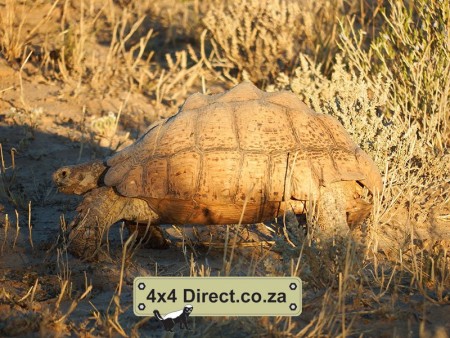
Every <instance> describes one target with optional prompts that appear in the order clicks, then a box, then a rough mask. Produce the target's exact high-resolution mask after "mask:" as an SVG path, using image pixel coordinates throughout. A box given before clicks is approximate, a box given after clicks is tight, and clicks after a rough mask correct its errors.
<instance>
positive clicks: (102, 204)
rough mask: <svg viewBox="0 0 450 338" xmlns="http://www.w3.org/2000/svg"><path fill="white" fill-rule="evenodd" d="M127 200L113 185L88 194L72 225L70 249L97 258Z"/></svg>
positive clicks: (70, 227)
mask: <svg viewBox="0 0 450 338" xmlns="http://www.w3.org/2000/svg"><path fill="white" fill-rule="evenodd" d="M125 201H126V199H125V198H123V197H121V196H119V195H117V194H116V193H115V192H114V190H113V189H112V188H110V187H101V188H97V189H94V190H92V191H90V192H88V193H86V194H85V195H84V199H83V201H82V202H81V204H80V205H79V206H78V208H77V212H78V215H77V216H76V217H75V219H74V220H73V221H72V222H71V223H70V225H69V243H68V245H69V248H68V249H69V252H71V253H72V254H74V255H75V256H78V257H83V258H85V259H93V258H95V256H96V255H97V254H98V252H99V249H100V246H101V244H102V239H103V236H104V234H105V233H106V231H107V230H108V229H109V226H110V225H111V224H114V223H115V222H117V221H119V220H120V219H121V217H120V214H121V212H122V210H123V208H124V207H125Z"/></svg>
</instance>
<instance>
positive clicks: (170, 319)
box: [153, 305, 194, 332]
mask: <svg viewBox="0 0 450 338" xmlns="http://www.w3.org/2000/svg"><path fill="white" fill-rule="evenodd" d="M193 309H194V307H193V306H192V305H185V306H184V308H183V309H182V310H178V311H174V312H171V313H168V314H166V315H165V316H164V317H163V316H161V314H160V313H159V311H158V310H155V311H153V314H154V315H155V317H156V319H158V320H159V321H160V322H162V323H163V325H164V329H165V330H166V331H170V332H173V330H172V329H173V328H174V326H175V324H176V323H180V329H182V328H183V325H184V328H185V329H187V330H190V328H189V326H188V323H187V319H188V317H189V315H190V314H191V312H192V310H193Z"/></svg>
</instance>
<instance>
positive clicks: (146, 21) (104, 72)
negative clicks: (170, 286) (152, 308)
mask: <svg viewBox="0 0 450 338" xmlns="http://www.w3.org/2000/svg"><path fill="white" fill-rule="evenodd" d="M243 79H250V80H252V81H253V82H255V83H256V84H257V85H258V86H259V87H260V88H263V89H266V90H279V89H288V90H292V91H293V92H295V93H297V94H298V95H299V96H300V97H301V98H302V99H303V100H304V101H305V102H306V103H307V104H308V105H310V106H311V107H312V108H313V109H315V110H316V111H320V112H323V113H326V114H332V115H334V116H336V117H337V118H338V119H339V120H340V121H341V122H342V124H343V125H344V126H345V128H346V129H347V130H348V131H349V132H350V133H351V135H352V137H353V138H354V140H355V141H357V143H358V144H359V145H360V146H361V147H362V148H363V149H364V150H365V151H366V152H368V153H369V154H370V155H371V156H372V158H373V159H374V160H375V161H376V163H377V165H378V166H379V168H380V170H381V171H382V175H383V181H384V190H383V192H382V194H381V195H380V196H376V198H375V201H374V211H373V213H372V215H371V217H370V219H368V220H367V221H366V222H365V224H364V225H363V226H362V228H361V229H358V230H357V232H358V235H359V236H361V239H362V243H363V248H357V249H356V250H355V248H352V247H348V248H343V250H342V255H341V260H342V261H341V263H340V266H341V269H340V270H336V269H335V265H334V264H333V262H330V260H329V259H328V258H327V257H326V256H325V255H323V254H321V252H320V250H318V248H317V247H316V246H315V244H314V241H313V240H312V238H311V234H310V233H309V234H308V235H307V236H306V237H305V235H304V234H303V231H301V230H299V228H298V226H297V225H296V224H295V222H289V220H288V221H287V224H286V226H287V229H286V231H285V234H289V241H290V242H291V243H292V244H293V246H292V245H289V244H287V242H286V241H285V240H284V238H281V237H280V238H279V237H277V236H272V237H271V238H269V239H268V240H266V242H265V243H268V245H269V247H270V249H267V248H266V249H263V250H262V249H261V247H262V246H261V245H259V244H258V243H257V245H256V246H253V244H252V242H247V244H246V242H238V243H239V244H238V247H237V248H236V250H237V252H239V255H237V254H236V253H234V256H233V253H231V256H230V252H229V250H228V248H227V246H226V245H225V246H223V245H221V243H222V242H220V241H217V242H215V243H213V244H214V245H211V246H210V247H209V249H207V250H203V249H199V246H198V243H199V241H198V240H197V241H196V239H195V236H194V238H189V237H186V236H187V235H186V233H187V232H186V233H185V232H184V230H183V228H180V227H168V228H167V231H168V232H169V233H170V234H171V235H172V237H173V240H174V243H180V247H181V248H180V247H179V248H175V247H174V248H171V249H169V250H166V251H155V250H146V249H142V248H140V249H134V248H132V246H131V244H132V241H133V240H134V236H131V237H129V239H128V240H127V239H126V236H125V235H124V234H123V226H122V227H120V229H119V230H117V231H116V233H115V234H111V238H112V244H111V245H110V248H111V255H112V256H113V257H116V258H117V259H115V260H111V261H110V262H108V261H106V262H100V263H95V264H87V263H84V262H81V261H79V260H77V259H75V258H73V257H71V256H70V255H69V254H67V252H65V251H59V250H57V251H55V250H50V251H48V252H47V250H48V249H50V247H51V246H52V244H53V243H54V242H55V239H56V237H57V236H58V234H59V231H58V224H59V227H60V228H61V229H64V228H65V218H64V217H66V216H67V217H68V218H69V217H72V216H73V210H74V209H75V206H76V203H77V201H78V200H76V198H69V197H61V195H59V194H57V193H56V191H55V188H54V187H53V185H52V183H51V181H50V177H51V173H52V172H53V170H54V169H56V168H57V167H59V166H61V165H63V164H68V163H75V162H77V161H83V160H87V159H90V158H94V157H102V156H104V155H106V154H109V153H111V152H112V151H114V150H116V149H119V148H122V147H124V146H126V145H128V144H130V143H131V142H132V141H133V139H135V138H136V137H137V136H138V134H139V133H140V132H141V131H142V130H143V129H145V127H146V126H147V125H149V124H150V123H151V122H153V121H155V120H157V119H158V118H161V117H167V116H169V115H171V114H173V113H175V112H176V107H177V106H179V105H180V104H181V103H182V102H183V100H184V99H185V98H186V97H187V96H188V95H189V94H191V93H194V92H197V91H202V92H205V93H214V92H217V91H221V90H223V89H226V88H229V87H231V86H232V85H233V84H235V83H238V82H240V81H241V80H243ZM449 128H450V2H448V1H446V0H432V1H427V0H410V1H400V0H385V1H383V0H378V1H375V0H347V1H344V0H318V1H307V0H297V1H296V0H276V1H256V0H241V1H216V0H207V1H198V0H193V1H181V0H168V1H161V0H156V1H154V0H108V1H99V0H82V1H73V0H37V1H29V0H0V336H27V337H34V336H45V337H47V336H66V335H72V336H87V337H90V336H117V337H118V336H124V337H126V336H133V337H138V336H144V337H147V336H160V335H162V330H161V327H160V326H159V323H156V322H154V321H153V320H152V319H150V320H149V319H143V320H141V318H137V317H134V315H133V314H132V310H131V299H132V298H131V297H130V295H131V281H132V280H133V278H134V277H135V276H140V275H157V274H159V275H200V276H204V275H217V274H219V273H220V274H222V275H223V274H235V275H236V274H238V275H242V274H250V275H258V276H264V275H290V274H294V275H299V276H300V277H301V278H302V279H303V281H304V297H305V298H304V310H303V312H304V313H303V314H302V315H301V316H300V317H298V318H282V317H272V318H271V317H266V318H215V319H210V318H203V319H198V318H197V319H195V321H194V320H193V325H192V326H193V327H194V330H193V331H191V332H184V331H179V332H178V333H177V335H186V336H196V337H201V336H217V334H218V333H219V332H220V333H222V335H223V336H228V335H229V336H236V337H239V336H249V335H251V336H263V337H265V336H274V337H275V336H288V337H292V336H315V337H317V336H347V335H348V336H355V337H356V336H364V337H366V336H367V337H375V336H394V337H405V336H413V337H419V336H420V337H448V336H449V332H450V326H449V319H450V315H449V313H450V252H449V249H450V245H449V243H450V153H449V150H448V147H449V145H450V130H449ZM63 215H66V216H63ZM306 223H307V224H308V225H309V226H310V228H311V227H312V228H313V227H314V224H315V215H306ZM260 226H261V225H260ZM238 230H239V229H235V228H234V227H233V226H230V227H226V231H227V234H226V235H227V236H230V238H233V236H238V234H239V231H238ZM251 230H252V228H251V229H250V231H251ZM228 232H229V233H228ZM193 233H194V234H197V235H198V233H197V232H196V231H194V232H193ZM114 236H115V237H114ZM199 236H200V235H199ZM245 236H248V234H247V235H245ZM245 236H243V237H245ZM191 237H192V236H191ZM114 238H115V239H114ZM177 238H183V241H182V242H177ZM227 238H228V237H227ZM256 240H258V239H256ZM200 243H203V244H205V245H206V246H208V240H205V241H201V240H200ZM229 243H233V241H231V240H230V241H229ZM249 243H250V244H249ZM209 244H211V243H209ZM230 245H231V244H230ZM114 248H118V249H119V248H121V249H120V250H118V251H117V250H116V251H114Z"/></svg>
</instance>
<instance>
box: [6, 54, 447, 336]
mask: <svg viewBox="0 0 450 338" xmlns="http://www.w3.org/2000/svg"><path fill="white" fill-rule="evenodd" d="M14 67H15V66H14V65H9V64H7V63H6V62H5V61H4V60H2V59H0V143H1V145H2V150H3V155H4V161H5V166H6V167H7V168H8V169H7V170H6V173H5V174H4V176H3V177H4V180H2V181H0V184H2V185H3V188H4V189H5V190H7V191H8V193H7V194H0V245H1V248H2V251H1V254H0V336H23V337H35V336H40V335H41V336H45V335H47V334H49V335H58V334H60V333H61V332H63V333H65V334H69V335H72V336H78V335H86V336H89V335H91V336H103V335H106V333H108V332H109V333H111V332H116V331H114V330H113V329H111V325H110V324H109V325H108V324H107V320H106V318H107V316H106V314H107V310H108V307H109V309H110V310H111V309H114V304H112V303H111V300H112V299H113V295H114V292H115V291H116V288H117V285H118V283H119V279H120V261H121V260H120V254H121V247H122V245H121V240H120V225H116V226H115V227H113V229H112V233H111V235H110V238H111V242H110V250H111V256H112V257H113V259H112V260H111V261H103V262H97V263H86V262H82V261H80V260H79V259H77V258H75V257H72V256H71V255H70V254H67V255H66V253H63V254H62V255H61V256H59V255H58V254H57V252H56V251H55V250H50V251H49V249H50V248H51V247H52V245H53V244H54V243H55V241H56V239H57V237H58V235H59V233H60V220H61V217H62V216H63V215H64V217H65V219H67V220H70V219H71V218H72V217H73V216H74V210H75V208H76V206H77V204H78V203H79V201H80V198H79V197H77V196H65V195H62V194H60V193H58V192H57V191H56V188H55V186H54V185H53V183H52V180H51V175H52V173H53V171H54V170H56V169H57V168H59V167H61V166H63V165H67V164H74V163H79V162H83V161H86V160H90V159H93V158H103V157H104V156H106V155H108V154H110V153H112V152H113V151H114V150H113V149H114V148H116V147H117V145H118V144H119V143H122V144H121V145H120V146H119V147H123V146H125V145H127V144H130V143H131V142H132V140H133V139H135V138H136V137H137V136H138V135H139V133H140V132H142V131H143V130H144V129H145V128H146V127H147V126H148V125H149V124H150V123H151V122H152V121H154V120H155V119H157V118H158V117H159V116H168V115H170V114H173V113H175V112H176V107H172V108H170V109H167V110H164V109H162V107H160V108H159V109H156V108H153V107H154V105H153V102H152V101H151V100H150V99H149V98H147V97H145V96H143V95H139V94H133V97H132V98H130V99H129V104H127V106H126V107H125V109H124V110H123V112H122V115H121V118H120V123H119V127H118V133H117V134H116V136H114V138H113V139H112V142H111V144H108V142H107V141H108V140H105V139H102V138H100V137H98V135H96V137H94V136H92V135H91V134H90V133H89V126H91V125H92V122H91V121H92V120H93V119H98V118H99V117H101V116H107V115H108V112H110V111H112V112H114V113H115V114H117V112H118V111H119V110H120V107H121V105H122V104H123V102H124V100H125V98H126V93H118V94H117V95H115V96H110V97H103V98H99V97H96V96H95V95H90V93H89V91H88V90H86V91H84V92H81V94H78V96H74V95H72V94H73V93H71V92H70V91H67V90H66V89H65V88H64V87H63V86H61V85H59V84H58V83H57V82H51V81H48V80H46V79H45V78H44V77H42V76H41V75H40V74H39V73H38V72H37V71H36V69H34V68H33V66H32V65H31V64H30V65H28V66H27V67H26V68H25V69H24V71H23V72H22V74H23V75H22V76H23V79H22V82H23V83H22V86H20V81H19V71H18V69H17V67H16V68H14ZM110 145H111V146H110ZM11 152H13V153H14V168H12V157H11ZM0 191H1V189H0ZM29 203H31V215H30V221H28V217H29V208H30V204H29ZM16 210H17V212H18V215H19V226H20V229H19V230H18V231H17V229H16V213H15V211H16ZM6 215H8V218H9V222H10V224H11V225H10V227H9V228H8V229H6V227H5V217H6ZM29 224H30V225H31V227H32V228H31V237H30V231H29V227H28V225H29ZM255 227H256V226H255ZM255 227H254V228H253V230H255ZM165 229H166V231H167V232H168V234H169V235H171V240H172V245H171V246H170V248H169V249H167V250H152V249H145V248H140V249H138V250H136V251H135V252H134V256H133V257H132V258H131V259H129V260H128V261H127V265H126V270H125V274H124V280H123V289H122V294H121V297H120V305H121V310H123V311H124V312H123V313H121V314H120V316H119V321H120V324H121V325H122V327H123V328H124V330H125V331H126V332H127V334H133V333H138V334H140V335H141V336H143V337H151V336H161V335H162V334H163V331H162V327H161V325H160V324H159V323H158V322H156V320H155V319H153V318H150V319H148V320H146V321H145V322H140V321H141V320H142V318H138V317H136V316H134V314H133V312H132V307H131V305H132V282H133V278H134V277H136V276H143V275H155V274H158V275H177V276H179V275H189V274H190V273H191V274H192V269H193V270H194V271H195V273H200V271H201V267H202V266H203V267H206V268H208V269H209V270H210V274H211V275H217V274H218V273H221V272H223V262H222V258H223V249H221V248H208V247H206V248H205V247H203V248H202V247H200V246H198V243H197V246H196V247H191V246H189V245H187V246H186V251H185V253H183V249H182V242H181V236H180V235H179V233H178V232H177V229H176V228H174V227H172V226H170V225H168V226H166V227H165ZM258 229H259V230H260V231H261V232H262V233H263V234H259V235H258V234H257V235H255V234H256V233H258V231H253V232H252V234H253V235H252V236H250V237H251V238H250V239H249V238H246V239H245V241H246V242H247V243H254V241H257V240H268V241H269V242H270V241H273V240H274V238H273V236H272V235H271V233H270V231H268V230H267V227H265V226H263V225H260V226H259V228H258ZM185 230H186V233H188V234H189V233H191V230H192V229H191V228H187V229H185ZM179 231H181V232H182V231H183V229H182V228H179ZM16 235H17V238H16ZM125 236H127V235H125ZM243 237H245V236H244V235H243ZM125 238H126V237H125ZM269 246H270V245H269ZM238 252H239V254H238V258H237V259H236V262H235V264H234V265H233V269H232V272H231V274H233V275H239V274H246V273H248V272H249V267H252V269H253V271H252V273H253V274H256V275H265V274H269V273H272V272H273V271H274V266H289V264H288V263H287V262H286V261H283V255H281V254H279V253H277V252H276V251H271V250H269V249H264V250H261V249H260V248H258V247H257V246H256V248H255V247H250V248H247V249H240V250H239V251H238ZM191 259H192V261H191ZM193 262H194V264H193ZM193 267H194V268H193ZM279 272H280V271H279ZM287 272H288V271H285V273H287ZM67 277H68V279H69V280H70V284H69V286H68V288H69V289H70V291H68V290H66V295H65V297H63V299H62V301H61V304H60V306H59V307H57V306H56V304H57V303H58V298H59V295H60V292H61V285H62V281H63V280H64V279H67ZM397 282H398V288H399V289H398V290H396V292H395V293H392V292H391V291H389V292H386V293H383V292H382V290H381V289H370V288H365V289H361V290H360V292H359V293H351V294H348V295H347V297H346V298H345V302H346V305H347V312H348V313H347V316H346V319H345V321H346V324H347V325H349V324H350V323H351V322H353V324H352V329H351V330H350V332H349V333H350V336H355V337H356V336H359V335H361V334H362V335H363V336H365V337H391V336H397V337H407V336H408V337H419V336H420V337H428V336H430V337H431V336H435V337H448V334H447V333H448V332H450V326H449V325H450V324H449V323H450V321H449V319H450V305H448V304H447V305H445V304H436V302H433V301H431V300H427V299H426V298H425V297H424V296H422V295H420V294H412V295H410V294H409V293H408V292H406V291H405V292H403V291H402V288H405V290H406V289H407V288H406V287H407V283H408V281H407V280H405V281H404V285H402V282H401V281H397ZM35 283H37V287H36V288H35V289H34V290H35V291H33V292H32V294H29V293H27V292H28V291H29V290H30V289H31V288H32V287H33V286H34V285H35ZM89 284H90V285H92V291H91V292H90V294H89V295H88V296H87V297H86V298H85V299H83V300H81V301H80V302H79V304H78V305H77V307H76V309H75V310H74V311H73V312H72V313H71V314H70V316H69V317H68V318H65V319H64V320H62V321H59V322H58V321H56V320H55V319H58V318H61V317H62V316H63V315H64V314H65V313H67V312H68V311H69V308H70V305H71V304H72V302H73V300H74V299H77V297H79V296H80V295H81V294H82V293H83V292H84V291H85V288H86V285H89ZM304 287H305V294H304V296H305V300H304V309H303V314H302V315H301V316H300V317H298V318H294V319H292V321H293V323H294V324H295V325H297V327H300V328H301V327H305V326H306V325H308V323H310V322H312V321H313V320H314V318H316V319H317V316H318V315H319V313H320V311H324V306H323V303H322V302H323V299H324V297H325V296H324V295H325V290H324V289H318V288H316V287H313V283H308V280H306V282H305V284H304ZM69 294H70V296H68V295H69ZM373 294H377V295H382V296H380V297H378V298H377V297H373ZM393 294H395V296H393ZM448 297H449V296H448V294H447V298H448ZM447 301H448V299H447ZM111 304H112V305H111ZM96 314H97V315H96ZM325 315H327V313H326V312H325ZM46 320H47V322H48V324H47V325H43V324H42V323H43V322H45V321H46ZM191 323H192V327H193V331H191V332H183V331H179V332H178V333H177V336H182V335H184V336H211V337H212V336H218V335H217V334H218V333H219V332H221V335H222V336H234V337H239V336H242V337H244V336H269V335H273V336H277V335H278V334H280V332H283V330H282V329H278V330H279V331H277V330H275V329H273V327H276V326H277V324H276V323H275V321H274V319H261V318H260V319H251V318H247V319H245V318H244V319H237V318H219V319H217V318H214V319H211V318H200V319H199V318H196V319H192V322H191ZM58 325H59V326H58ZM271 327H272V329H271ZM277 332H278V333H277ZM286 332H287V331H286ZM446 332H447V333H446ZM109 333H108V334H109ZM111 335H112V336H119V335H118V334H117V332H116V333H111ZM288 336H289V334H288Z"/></svg>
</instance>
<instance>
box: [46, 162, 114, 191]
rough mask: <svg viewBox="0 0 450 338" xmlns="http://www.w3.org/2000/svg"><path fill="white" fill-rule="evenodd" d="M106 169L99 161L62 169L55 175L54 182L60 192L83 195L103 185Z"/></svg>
mask: <svg viewBox="0 0 450 338" xmlns="http://www.w3.org/2000/svg"><path fill="white" fill-rule="evenodd" d="M106 169H107V167H106V166H105V164H103V161H99V160H94V161H90V162H86V163H83V164H78V165H71V166H66V167H61V168H59V169H58V170H56V171H55V172H54V173H53V182H55V184H56V186H57V187H58V190H59V191H60V192H63V193H65V194H76V195H82V194H84V193H86V192H88V191H90V190H92V189H95V188H98V187H99V186H100V185H101V184H102V178H103V174H104V172H105V171H106Z"/></svg>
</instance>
